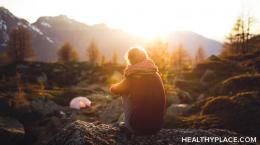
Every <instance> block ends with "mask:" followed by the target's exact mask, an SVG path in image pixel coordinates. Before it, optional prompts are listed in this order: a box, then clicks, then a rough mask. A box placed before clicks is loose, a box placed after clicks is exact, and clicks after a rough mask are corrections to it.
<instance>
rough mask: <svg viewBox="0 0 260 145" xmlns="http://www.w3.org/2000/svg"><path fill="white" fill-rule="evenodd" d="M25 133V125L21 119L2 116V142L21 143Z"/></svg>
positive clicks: (12, 144) (10, 144) (0, 133)
mask: <svg viewBox="0 0 260 145" xmlns="http://www.w3.org/2000/svg"><path fill="white" fill-rule="evenodd" d="M24 135H25V132H24V128H23V125H22V124H21V123H20V122H19V121H17V120H14V119H11V118H3V117H0V141H1V142H0V144H2V145H19V144H20V143H21V142H22V141H23V138H24Z"/></svg>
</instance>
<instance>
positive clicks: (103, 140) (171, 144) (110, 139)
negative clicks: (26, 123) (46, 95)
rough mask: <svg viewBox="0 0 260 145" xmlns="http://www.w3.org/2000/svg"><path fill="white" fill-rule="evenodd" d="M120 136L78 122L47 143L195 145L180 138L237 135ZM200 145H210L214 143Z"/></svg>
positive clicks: (189, 132) (194, 132)
mask: <svg viewBox="0 0 260 145" xmlns="http://www.w3.org/2000/svg"><path fill="white" fill-rule="evenodd" d="M120 136H122V132H121V134H120V130H119V128H117V127H113V126H111V125H106V124H99V125H95V124H93V123H87V122H83V121H79V120H78V121H75V122H73V123H71V124H70V125H68V126H66V127H65V128H64V129H63V130H62V131H61V132H60V133H58V134H57V135H56V136H54V137H53V138H52V139H51V140H50V141H49V143H48V145H97V144H98V145H108V144H118V145H122V144H124V145H180V144H181V145H185V144H195V143H183V142H182V137H200V136H220V137H228V136H239V135H238V134H236V133H234V132H230V131H228V130H220V129H210V130H201V129H162V130H161V131H160V132H159V133H157V134H156V135H152V136H134V135H132V136H131V138H129V139H126V138H122V137H120ZM197 144H199V143H197ZM200 144H204V145H207V144H208V145H212V144H214V143H200ZM215 144H216V143H215ZM227 144H228V143H227Z"/></svg>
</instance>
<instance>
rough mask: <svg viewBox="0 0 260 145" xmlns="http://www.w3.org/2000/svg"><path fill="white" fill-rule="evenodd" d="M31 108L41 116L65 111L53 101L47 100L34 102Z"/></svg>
mask: <svg viewBox="0 0 260 145" xmlns="http://www.w3.org/2000/svg"><path fill="white" fill-rule="evenodd" d="M29 106H30V109H31V110H32V111H33V112H34V113H36V114H38V115H39V116H46V115H48V114H52V113H57V112H59V111H61V110H62V109H63V108H62V107H61V106H59V105H57V104H56V103H54V102H53V101H51V100H45V99H36V100H32V101H31V103H30V105H29Z"/></svg>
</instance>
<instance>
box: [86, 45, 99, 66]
mask: <svg viewBox="0 0 260 145" xmlns="http://www.w3.org/2000/svg"><path fill="white" fill-rule="evenodd" d="M87 55H88V61H89V62H90V63H91V64H93V65H97V64H98V63H99V60H100V55H101V54H100V51H99V48H98V45H97V43H96V42H95V41H94V40H92V41H91V42H90V45H89V47H88V48H87Z"/></svg>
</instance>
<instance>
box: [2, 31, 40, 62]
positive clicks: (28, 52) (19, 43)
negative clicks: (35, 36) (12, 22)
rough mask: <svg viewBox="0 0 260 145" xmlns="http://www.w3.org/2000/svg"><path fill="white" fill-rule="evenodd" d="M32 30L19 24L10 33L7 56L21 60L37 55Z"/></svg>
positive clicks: (14, 59) (17, 60)
mask: <svg viewBox="0 0 260 145" xmlns="http://www.w3.org/2000/svg"><path fill="white" fill-rule="evenodd" d="M31 41H32V39H31V34H30V32H29V31H28V30H27V29H26V28H24V27H22V26H19V27H17V28H15V29H13V30H12V31H11V33H10V35H9V40H8V48H7V49H8V50H7V56H8V58H9V59H10V60H11V61H14V62H21V61H25V60H28V59H30V58H32V57H34V56H35V54H34V51H33V49H32V42H31Z"/></svg>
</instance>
